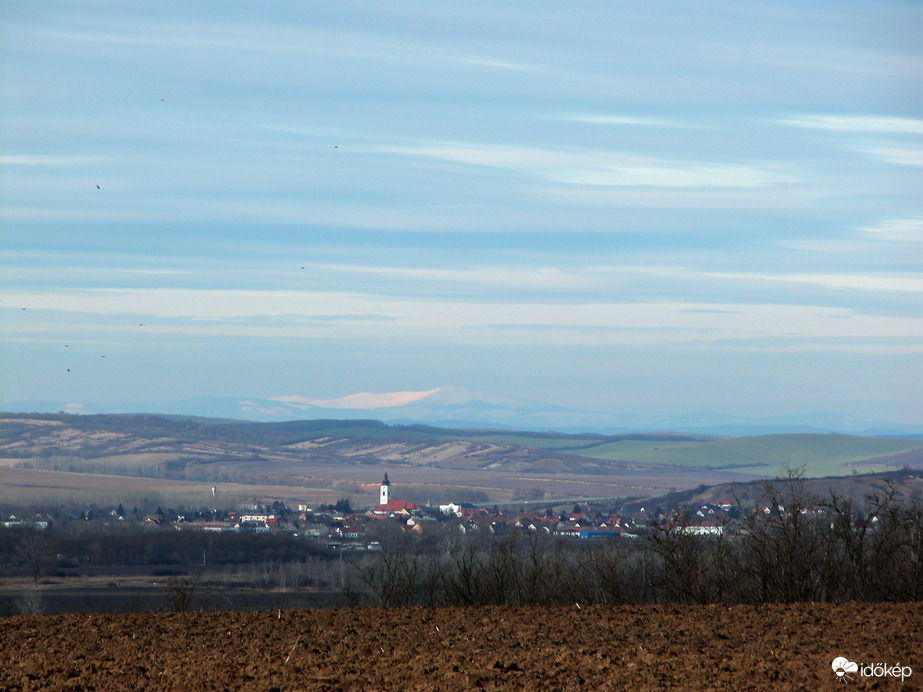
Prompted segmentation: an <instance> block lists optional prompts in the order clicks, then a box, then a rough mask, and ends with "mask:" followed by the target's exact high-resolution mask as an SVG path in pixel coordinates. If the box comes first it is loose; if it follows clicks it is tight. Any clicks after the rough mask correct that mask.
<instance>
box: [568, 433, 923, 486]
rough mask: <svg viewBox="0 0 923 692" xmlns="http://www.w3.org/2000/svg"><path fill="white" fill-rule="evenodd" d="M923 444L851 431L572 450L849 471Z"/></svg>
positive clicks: (761, 468) (811, 472) (703, 464)
mask: <svg viewBox="0 0 923 692" xmlns="http://www.w3.org/2000/svg"><path fill="white" fill-rule="evenodd" d="M921 447H923V442H921V441H920V440H888V439H880V438H873V437H854V436H851V435H760V436H755V437H734V438H725V439H721V440H711V441H706V442H669V441H667V442H663V441H661V442H651V443H642V442H639V441H634V440H629V441H624V442H612V443H609V444H605V445H599V446H596V447H592V448H587V449H584V450H576V451H575V452H574V453H575V454H583V455H585V456H589V457H593V458H596V459H619V460H622V461H633V462H637V463H640V464H667V465H671V466H695V467H700V468H707V469H733V470H735V471H740V472H744V473H757V474H766V475H777V474H778V473H779V472H780V470H781V469H783V468H785V467H787V466H788V467H791V468H798V467H802V466H803V467H804V469H805V475H806V476H835V475H846V474H849V473H851V472H852V469H853V467H852V466H850V465H851V464H856V463H859V462H866V461H869V460H872V459H876V458H880V457H888V456H893V455H897V454H902V453H904V452H908V451H911V450H914V449H920V448H921ZM887 468H890V467H889V466H887V465H886V464H870V465H863V466H862V468H861V469H858V470H859V471H879V470H885V469H887Z"/></svg>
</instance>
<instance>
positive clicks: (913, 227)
mask: <svg viewBox="0 0 923 692" xmlns="http://www.w3.org/2000/svg"><path fill="white" fill-rule="evenodd" d="M859 230H860V231H862V232H863V233H865V234H867V235H869V236H871V237H873V238H875V239H876V240H886V241H895V242H915V243H919V242H923V216H908V217H904V218H898V219H886V220H884V221H880V222H879V223H877V224H872V225H870V226H864V227H862V228H860V229H859Z"/></svg>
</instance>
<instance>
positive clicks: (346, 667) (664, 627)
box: [0, 604, 923, 690]
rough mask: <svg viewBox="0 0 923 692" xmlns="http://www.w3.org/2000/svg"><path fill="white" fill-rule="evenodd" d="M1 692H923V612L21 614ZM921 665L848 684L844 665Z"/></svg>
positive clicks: (888, 607) (8, 628)
mask: <svg viewBox="0 0 923 692" xmlns="http://www.w3.org/2000/svg"><path fill="white" fill-rule="evenodd" d="M0 623H2V624H0V661H2V664H0V690H35V689H55V690H137V689H152V690H224V689H247V690H273V689H278V690H373V689H375V690H471V689H486V690H576V689H586V690H621V689H631V690H654V689H664V688H672V689H686V690H689V689H735V688H736V689H770V688H771V689H776V690H803V689H814V690H824V689H888V690H890V689H921V688H923V685H921V683H923V605H921V604H843V605H824V604H794V605H773V606H732V607H728V606H701V607H689V606H683V607H674V606H649V607H629V606H626V607H604V606H596V607H582V608H580V607H578V606H577V605H576V604H575V605H574V606H572V607H569V608H521V609H508V608H476V609H474V608H473V609H457V608H446V609H437V610H426V609H393V610H381V609H367V610H362V609H343V610H281V611H279V610H272V611H261V612H250V613H233V612H232V613H222V612H196V613H169V614H168V613H134V614H129V615H85V614H77V615H61V616H39V617H12V618H7V619H4V620H2V621H0ZM838 656H845V657H847V658H848V659H849V660H851V661H856V662H858V663H860V665H861V664H863V663H869V664H871V663H887V664H889V665H895V664H898V663H899V664H901V665H903V666H910V667H911V669H912V670H913V674H912V675H911V677H910V678H909V679H907V680H905V681H904V682H901V681H900V680H899V679H898V680H895V679H893V678H877V679H876V678H869V677H862V676H861V675H860V674H858V673H854V674H852V679H851V680H844V679H839V678H837V677H836V676H835V675H834V673H833V670H832V667H831V662H832V661H833V659H834V658H836V657H838Z"/></svg>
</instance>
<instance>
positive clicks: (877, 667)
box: [831, 656, 913, 680]
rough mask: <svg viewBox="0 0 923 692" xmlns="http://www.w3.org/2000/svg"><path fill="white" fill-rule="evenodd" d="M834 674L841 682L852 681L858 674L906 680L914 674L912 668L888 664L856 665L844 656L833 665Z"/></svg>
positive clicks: (898, 664) (864, 676)
mask: <svg viewBox="0 0 923 692" xmlns="http://www.w3.org/2000/svg"><path fill="white" fill-rule="evenodd" d="M831 667H832V668H833V673H834V675H836V676H837V677H838V678H840V679H841V680H852V679H853V677H854V676H853V675H851V673H853V674H855V673H858V674H859V675H860V676H862V677H863V678H900V679H901V680H906V679H907V678H909V677H910V676H911V675H912V674H913V670H911V668H910V666H902V665H901V664H900V663H896V664H894V665H891V664H888V663H870V664H865V663H855V662H854V661H850V660H849V659H848V658H845V657H844V656H837V657H836V658H835V659H833V663H832V664H831Z"/></svg>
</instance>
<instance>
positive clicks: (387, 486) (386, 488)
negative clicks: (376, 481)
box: [378, 473, 391, 505]
mask: <svg viewBox="0 0 923 692" xmlns="http://www.w3.org/2000/svg"><path fill="white" fill-rule="evenodd" d="M390 501H391V481H389V480H388V474H387V473H386V474H385V479H384V480H383V481H382V482H381V491H380V492H379V493H378V504H380V505H386V504H388V503H389V502H390Z"/></svg>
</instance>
